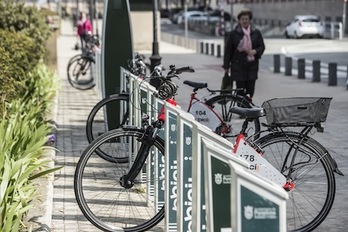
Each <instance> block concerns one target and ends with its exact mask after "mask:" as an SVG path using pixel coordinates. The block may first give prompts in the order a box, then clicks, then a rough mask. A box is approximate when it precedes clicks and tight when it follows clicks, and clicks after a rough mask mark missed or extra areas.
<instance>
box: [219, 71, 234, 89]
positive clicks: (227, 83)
mask: <svg viewBox="0 0 348 232" xmlns="http://www.w3.org/2000/svg"><path fill="white" fill-rule="evenodd" d="M232 88H233V80H232V77H231V76H230V75H228V73H225V75H224V76H223V77H222V82H221V90H226V89H232Z"/></svg>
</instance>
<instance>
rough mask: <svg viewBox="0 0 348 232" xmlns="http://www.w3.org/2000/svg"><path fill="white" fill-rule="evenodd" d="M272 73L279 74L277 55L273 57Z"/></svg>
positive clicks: (278, 57) (278, 56) (278, 58)
mask: <svg viewBox="0 0 348 232" xmlns="http://www.w3.org/2000/svg"><path fill="white" fill-rule="evenodd" d="M273 72H274V73H280V55H279V54H274V55H273Z"/></svg>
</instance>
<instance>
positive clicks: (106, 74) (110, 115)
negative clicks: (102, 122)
mask: <svg viewBox="0 0 348 232" xmlns="http://www.w3.org/2000/svg"><path fill="white" fill-rule="evenodd" d="M105 6H106V8H105V11H106V14H105V15H104V22H105V23H104V27H103V43H102V46H103V48H102V57H101V58H102V59H101V60H102V70H103V73H102V77H103V78H104V90H105V97H106V96H109V95H112V94H115V93H120V92H121V86H120V85H121V81H120V78H122V77H121V76H120V67H124V68H127V60H128V59H132V57H133V39H132V33H131V24H130V16H129V3H128V0H107V1H106V2H105ZM119 110H120V108H114V107H108V108H107V119H108V122H107V123H108V127H109V130H110V129H113V128H115V127H116V126H117V125H118V124H119V121H120V117H119Z"/></svg>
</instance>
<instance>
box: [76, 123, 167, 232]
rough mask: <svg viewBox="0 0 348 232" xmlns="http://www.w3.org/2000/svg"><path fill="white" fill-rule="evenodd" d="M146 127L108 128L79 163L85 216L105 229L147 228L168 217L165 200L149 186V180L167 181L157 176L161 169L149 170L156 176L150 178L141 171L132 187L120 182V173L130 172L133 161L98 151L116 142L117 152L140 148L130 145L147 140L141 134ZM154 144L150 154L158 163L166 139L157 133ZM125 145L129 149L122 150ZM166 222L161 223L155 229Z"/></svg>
mask: <svg viewBox="0 0 348 232" xmlns="http://www.w3.org/2000/svg"><path fill="white" fill-rule="evenodd" d="M144 131H145V130H142V129H137V128H128V129H115V130H112V131H108V132H106V133H105V134H103V135H101V136H100V137H98V138H97V139H96V140H94V141H93V142H92V143H91V144H90V145H89V146H88V147H87V148H86V149H85V151H84V152H83V153H82V155H81V157H80V159H79V161H78V163H77V166H76V170H75V175H74V192H75V197H76V200H77V203H78V205H79V207H80V209H81V211H82V213H83V214H84V216H85V217H86V218H87V219H88V220H89V221H90V222H91V223H92V224H93V225H94V226H96V227H98V228H99V229H101V230H103V231H129V232H131V231H137V232H138V231H146V230H149V229H151V228H153V227H155V226H156V225H157V224H158V223H159V222H160V221H162V219H163V218H164V202H163V203H162V205H161V204H158V205H157V206H156V204H155V203H156V202H158V201H159V200H158V199H157V198H156V197H158V195H157V194H152V195H149V194H148V193H152V192H151V191H152V189H151V188H150V189H149V188H146V187H145V186H148V184H149V183H152V184H153V183H155V184H156V186H157V184H161V185H162V184H164V183H162V182H161V181H164V178H162V176H156V174H158V175H159V173H161V172H160V171H161V170H159V171H158V172H156V171H155V170H153V169H151V171H148V173H147V174H150V175H148V176H149V177H152V178H148V179H146V180H143V179H141V177H142V176H143V175H144V174H143V173H142V171H141V172H140V173H139V175H138V179H137V180H138V181H137V184H135V185H134V186H133V187H131V188H124V187H122V186H121V185H120V177H121V176H123V175H124V174H126V173H127V172H128V170H129V164H121V163H117V162H108V161H105V160H104V159H102V158H100V157H99V155H97V154H96V152H95V150H96V149H98V147H100V146H113V148H112V149H113V150H114V151H116V150H115V149H116V147H117V148H118V150H117V152H124V151H125V152H129V151H130V150H131V151H138V150H137V149H136V148H134V146H129V145H130V144H131V145H134V144H138V143H139V144H138V145H140V144H141V143H142V141H143V140H141V141H140V138H144V135H145V134H144ZM145 137H146V135H145ZM110 141H114V142H113V143H112V142H110ZM153 146H154V148H156V149H152V150H151V152H150V153H149V154H150V155H151V157H153V160H151V161H153V162H155V163H156V162H159V161H160V160H162V159H163V156H164V141H163V140H162V139H161V138H160V137H158V136H157V137H156V138H155V141H154V145H153ZM130 147H131V149H129V148H130ZM122 148H125V149H124V150H121V149H122ZM156 150H157V151H158V154H157V155H156V152H155V151H156ZM150 155H149V156H150ZM157 159H158V160H157ZM149 163H151V162H147V163H144V166H143V168H144V167H145V166H146V170H149V169H150V167H149V165H148V164H149ZM162 168H164V167H162ZM142 170H144V169H142ZM153 188H154V186H153ZM162 226H163V225H162V223H161V225H159V226H156V227H155V229H156V228H157V229H160V228H162Z"/></svg>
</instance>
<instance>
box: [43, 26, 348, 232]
mask: <svg viewBox="0 0 348 232" xmlns="http://www.w3.org/2000/svg"><path fill="white" fill-rule="evenodd" d="M75 42H76V38H75V37H74V36H73V34H72V26H71V25H70V24H69V23H67V22H64V21H63V23H62V34H61V36H60V38H59V40H58V72H59V77H60V80H61V90H60V92H59V96H58V113H57V118H56V124H57V141H56V148H57V150H58V151H57V153H56V157H55V165H56V166H64V167H63V168H62V169H61V170H59V171H57V172H56V173H55V178H54V184H53V186H54V187H53V202H52V203H53V211H52V221H51V231H55V232H65V231H66V232H73V231H74V232H75V231H91V232H92V231H93V232H94V231H99V230H98V229H96V228H95V227H94V226H93V225H92V224H90V223H89V222H88V221H87V220H86V219H85V218H84V216H83V215H82V213H81V211H80V210H79V208H78V206H77V204H76V200H75V196H74V190H73V178H74V171H75V165H76V163H77V161H78V159H79V157H80V154H81V153H82V151H83V150H84V149H85V148H86V147H87V145H88V142H87V139H86V135H85V123H86V119H87V116H88V114H89V112H90V110H91V109H92V107H93V106H94V105H95V104H96V103H97V102H98V100H99V99H98V97H97V94H96V92H95V89H91V90H86V91H80V90H77V89H74V88H73V87H71V86H70V85H69V83H68V81H67V77H66V66H67V63H68V61H69V59H70V58H71V57H72V56H73V55H75V54H77V53H78V52H77V51H75V50H73V47H74V44H75ZM145 53H146V52H145ZM160 55H161V56H162V63H163V65H164V66H165V67H168V66H169V65H170V64H175V65H176V66H177V67H180V66H187V65H191V66H192V67H193V68H194V69H195V70H196V72H195V73H189V74H187V75H186V74H185V75H182V78H181V79H180V80H175V82H177V83H178V84H179V86H180V88H179V93H180V94H179V95H178V96H177V100H178V102H179V103H180V104H181V105H182V107H183V108H184V109H185V108H186V106H187V101H188V97H189V93H190V92H191V89H190V88H188V87H187V86H183V85H182V82H183V81H184V80H192V81H206V82H208V83H209V86H210V88H211V89H214V88H216V89H217V88H220V83H221V78H222V74H223V72H222V69H221V64H222V59H221V58H216V57H212V56H206V55H201V54H197V53H194V52H193V51H191V50H187V49H183V48H180V47H177V46H174V45H171V44H168V43H164V42H160ZM147 56H149V54H147ZM290 96H325V97H333V100H332V104H331V108H330V111H329V116H328V118H327V123H326V129H325V133H323V134H315V135H314V136H315V137H316V138H317V139H318V140H319V141H320V142H322V143H323V145H324V146H326V147H327V148H328V149H329V151H330V152H331V154H332V155H333V157H334V158H335V159H336V161H337V163H338V165H339V168H340V170H341V171H342V172H343V173H344V174H348V168H347V167H348V154H347V151H348V143H347V138H348V117H347V115H348V91H346V90H345V88H343V87H328V86H327V85H326V84H324V83H311V82H309V81H308V80H298V79H296V77H285V76H284V75H283V74H273V73H271V72H270V71H269V70H261V71H260V73H259V80H258V81H257V84H256V94H255V97H254V102H255V103H256V104H258V105H261V103H262V102H263V101H264V100H267V99H270V98H274V97H290ZM336 179H337V195H336V196H337V197H336V199H335V203H334V206H333V208H332V210H331V212H330V214H329V216H328V218H327V219H326V220H325V222H324V223H323V224H322V225H321V226H320V227H319V228H318V229H317V230H316V231H325V232H331V231H332V232H341V231H347V228H348V226H347V225H346V223H345V222H346V219H347V218H348V194H347V191H346V189H348V182H347V181H346V177H341V176H336ZM37 231H49V230H47V229H46V230H37Z"/></svg>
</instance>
